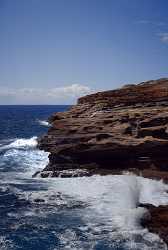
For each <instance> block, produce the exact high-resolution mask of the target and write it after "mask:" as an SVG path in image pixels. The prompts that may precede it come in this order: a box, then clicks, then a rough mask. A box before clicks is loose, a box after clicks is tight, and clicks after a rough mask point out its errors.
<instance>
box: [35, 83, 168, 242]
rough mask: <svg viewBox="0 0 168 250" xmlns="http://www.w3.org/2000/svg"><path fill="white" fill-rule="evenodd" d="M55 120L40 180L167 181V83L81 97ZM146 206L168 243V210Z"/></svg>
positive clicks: (44, 143) (150, 223)
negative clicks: (126, 174)
mask: <svg viewBox="0 0 168 250" xmlns="http://www.w3.org/2000/svg"><path fill="white" fill-rule="evenodd" d="M50 122H51V124H52V126H51V127H50V128H49V131H48V134H47V135H45V136H44V137H43V138H41V139H40V140H39V148H40V149H43V150H45V151H48V152H50V155H49V164H48V166H46V167H45V169H44V170H43V171H42V172H41V173H40V174H41V177H44V178H45V177H48V176H50V177H58V176H61V177H71V176H73V177H77V176H90V175H92V174H102V175H103V174H119V173H122V172H123V171H131V172H133V173H136V174H137V175H142V176H144V177H147V178H154V179H163V180H164V181H165V182H168V79H159V80H156V81H149V82H146V83H140V84H138V85H127V86H124V87H123V88H121V89H117V90H112V91H106V92H100V93H96V94H92V95H88V96H85V97H82V98H80V99H79V100H78V104H77V105H75V106H73V107H72V108H71V109H70V110H68V111H66V112H61V113H56V114H53V115H52V117H51V118H50ZM146 207H147V208H148V209H149V211H150V214H151V216H150V218H148V220H145V221H143V225H144V226H147V227H148V228H149V230H150V231H151V232H155V233H157V234H159V235H160V237H162V238H163V239H164V240H165V242H166V243H168V237H167V235H168V206H160V207H153V206H152V205H146Z"/></svg>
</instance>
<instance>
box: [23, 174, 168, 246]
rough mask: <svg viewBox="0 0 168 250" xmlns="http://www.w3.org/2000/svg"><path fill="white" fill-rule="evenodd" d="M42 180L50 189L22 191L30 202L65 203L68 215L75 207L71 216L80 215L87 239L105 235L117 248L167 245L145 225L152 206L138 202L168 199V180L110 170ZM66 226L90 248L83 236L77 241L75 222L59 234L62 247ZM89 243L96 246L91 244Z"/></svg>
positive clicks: (166, 201)
mask: <svg viewBox="0 0 168 250" xmlns="http://www.w3.org/2000/svg"><path fill="white" fill-rule="evenodd" d="M43 184H45V185H46V186H45V187H47V189H45V190H38V191H30V192H28V193H27V192H26V194H25V193H24V192H22V193H21V194H20V198H21V199H27V200H28V201H29V202H30V203H31V204H36V203H38V204H41V206H44V207H45V205H46V207H47V208H49V207H53V208H52V209H53V213H56V212H57V209H58V208H59V207H60V209H63V213H65V211H66V215H67V216H68V214H69V212H68V211H69V209H72V208H73V209H74V210H73V209H72V210H71V211H72V212H70V214H71V218H73V216H77V218H80V225H79V227H78V226H77V225H76V226H77V227H78V229H77V233H79V232H80V234H83V235H84V237H86V239H87V242H88V244H93V242H94V244H98V242H100V241H101V240H105V241H106V243H108V244H109V245H111V244H113V245H111V247H112V246H113V247H114V249H116V247H117V246H118V248H117V249H119V247H121V249H134V250H139V249H147V250H157V249H160V250H165V249H166V247H165V245H164V243H163V242H162V240H160V239H159V237H158V236H157V235H154V234H151V233H149V232H148V230H147V229H144V228H142V227H141V223H140V222H141V219H142V218H143V216H145V215H147V214H148V211H147V210H146V209H145V208H143V207H139V203H151V204H153V205H155V206H156V205H163V204H165V205H166V204H168V194H167V193H166V191H167V190H168V185H165V184H163V183H162V182H161V181H155V180H148V179H145V178H143V177H137V176H128V175H115V176H114V175H109V176H91V177H79V178H57V179H56V180H55V179H51V178H50V179H45V180H43ZM69 187H71V188H69ZM24 196H26V197H24ZM76 208H77V209H76ZM45 211H46V210H45V209H44V210H43V216H45V213H46V216H48V214H47V212H45ZM31 212H32V215H33V213H34V215H36V211H34V212H33V210H32V211H31ZM59 213H60V212H59ZM24 215H25V216H27V214H24ZM40 216H41V215H40ZM74 220H75V217H74ZM67 230H70V231H71V233H72V234H74V235H75V239H74V244H77V243H79V248H77V249H85V248H82V245H83V242H79V241H78V236H77V235H76V232H75V231H73V226H72V228H71V225H69V226H68V229H66V230H65V232H63V234H62V233H61V235H60V240H61V242H62V244H65V245H64V248H63V249H65V248H66V247H67V245H68V244H69V243H68V240H67V241H64V239H65V238H69V236H71V234H70V235H69V234H68V236H67ZM68 232H69V231H68ZM96 237H97V238H96ZM91 242H92V243H91ZM96 242H97V243H96ZM113 247H112V248H107V249H113ZM123 247H125V248H123ZM86 249H91V248H90V246H89V247H88V248H86ZM94 249H97V248H94ZM102 249H103V247H102Z"/></svg>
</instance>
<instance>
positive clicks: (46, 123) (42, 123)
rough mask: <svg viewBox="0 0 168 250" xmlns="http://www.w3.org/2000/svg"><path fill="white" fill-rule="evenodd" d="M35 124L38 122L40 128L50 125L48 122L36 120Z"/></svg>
mask: <svg viewBox="0 0 168 250" xmlns="http://www.w3.org/2000/svg"><path fill="white" fill-rule="evenodd" d="M37 122H38V123H39V124H40V125H41V126H46V127H50V123H49V122H48V121H45V120H37Z"/></svg>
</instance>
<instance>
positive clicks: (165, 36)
mask: <svg viewBox="0 0 168 250" xmlns="http://www.w3.org/2000/svg"><path fill="white" fill-rule="evenodd" d="M137 23H138V24H142V25H150V26H151V25H152V26H153V27H154V28H156V29H160V30H161V29H162V31H161V32H159V33H158V32H157V31H156V32H155V36H157V37H158V36H159V38H160V41H161V42H163V43H168V32H163V28H164V30H165V27H167V26H168V24H167V23H166V22H162V21H151V20H139V21H138V22H137Z"/></svg>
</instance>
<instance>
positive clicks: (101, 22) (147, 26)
mask: <svg viewBox="0 0 168 250" xmlns="http://www.w3.org/2000/svg"><path fill="white" fill-rule="evenodd" d="M167 11H168V0H0V104H2V105H3V104H74V103H76V100H77V98H78V97H80V96H82V95H86V94H89V93H93V92H97V91H103V90H108V89H114V88H119V87H121V86H122V85H124V84H129V83H139V82H142V81H145V80H151V79H159V78H165V77H168V15H167Z"/></svg>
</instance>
